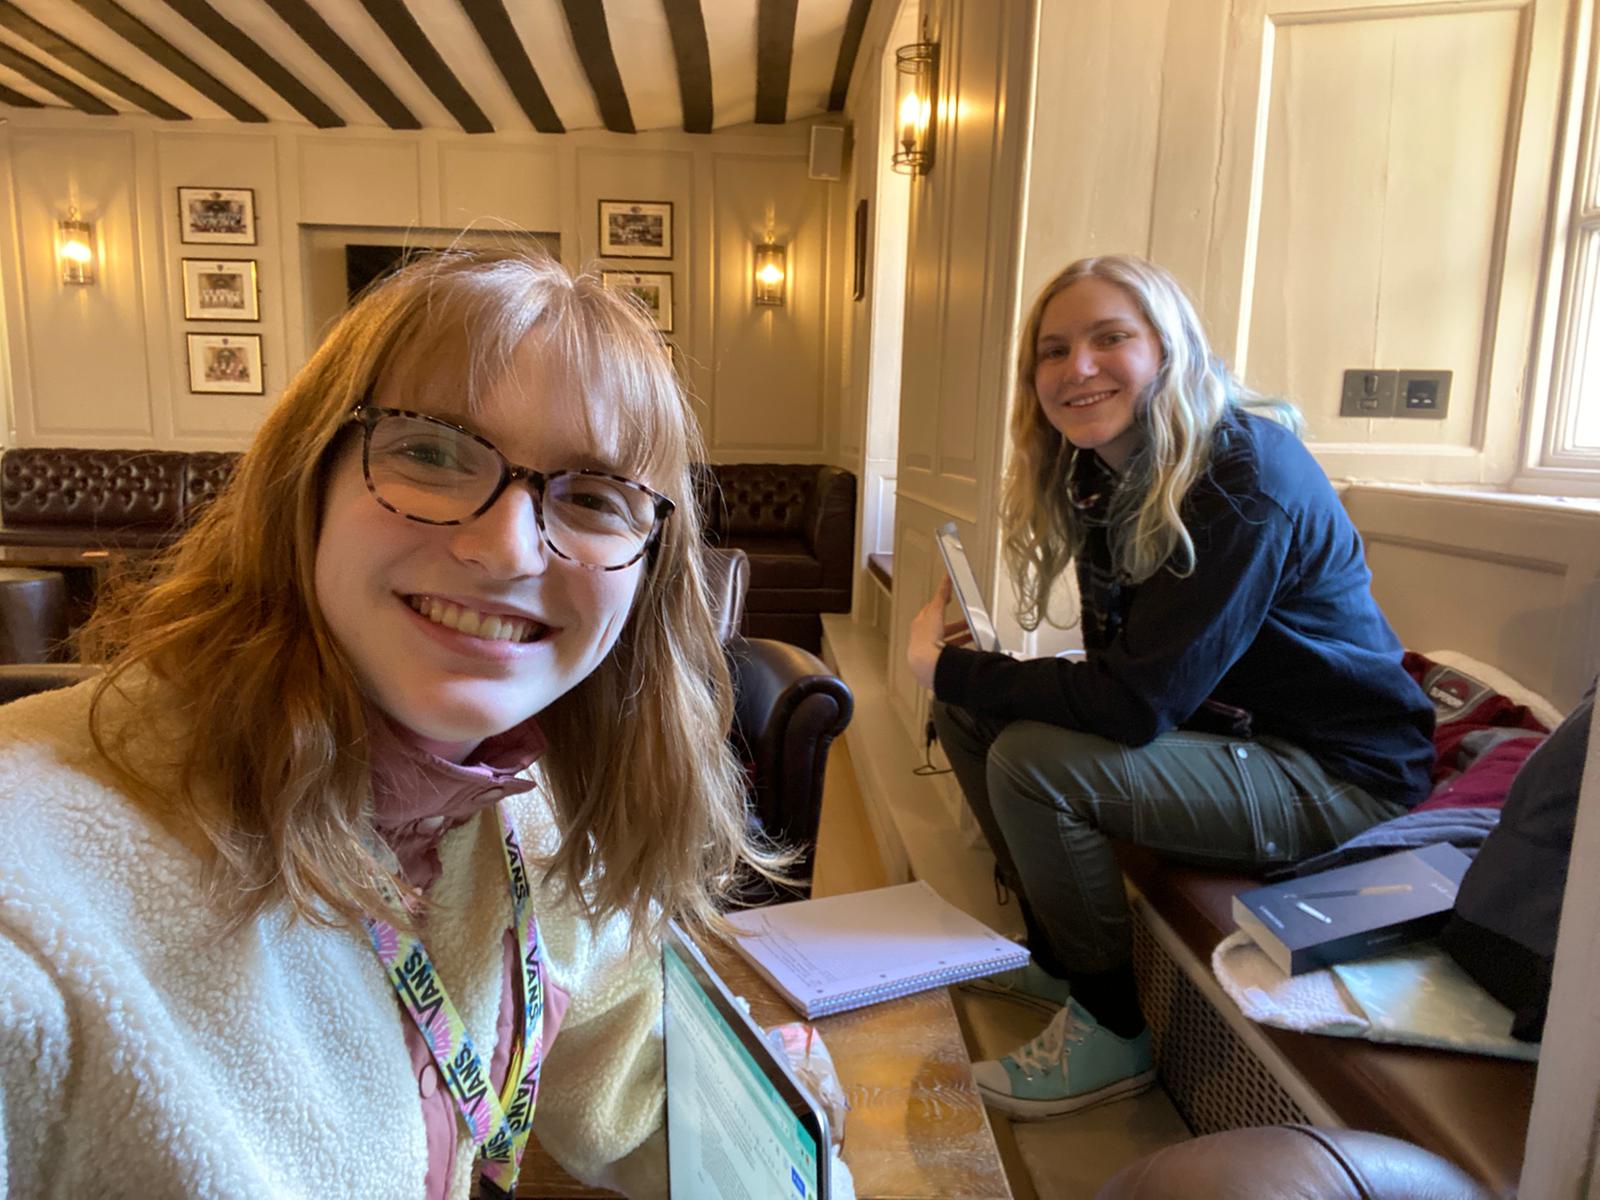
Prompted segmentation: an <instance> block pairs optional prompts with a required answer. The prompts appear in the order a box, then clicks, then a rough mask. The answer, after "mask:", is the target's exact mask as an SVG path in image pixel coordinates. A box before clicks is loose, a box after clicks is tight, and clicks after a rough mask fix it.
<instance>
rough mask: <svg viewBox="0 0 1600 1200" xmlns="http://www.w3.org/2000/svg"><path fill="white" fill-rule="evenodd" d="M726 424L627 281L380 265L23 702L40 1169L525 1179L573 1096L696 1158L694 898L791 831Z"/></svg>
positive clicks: (127, 1181) (9, 1125) (567, 1153)
mask: <svg viewBox="0 0 1600 1200" xmlns="http://www.w3.org/2000/svg"><path fill="white" fill-rule="evenodd" d="M698 449H699V448H698V445H697V443H696V440H695V436H694V431H693V422H692V420H691V417H690V415H689V413H688V410H687V406H686V403H685V400H684V397H683V394H682V392H681V390H680V388H679V386H678V384H677V381H676V379H675V377H674V375H673V372H672V369H671V366H670V364H669V361H668V358H667V356H666V354H665V353H664V351H663V349H662V347H661V345H660V343H659V341H658V340H657V337H656V335H655V333H654V332H653V331H652V330H651V329H650V328H649V327H648V325H647V323H646V321H645V319H644V318H643V316H642V314H640V313H639V312H637V311H636V310H635V309H634V308H633V307H631V306H630V305H629V304H628V303H627V302H626V301H624V300H623V299H620V298H619V297H617V296H616V295H614V294H612V293H609V292H606V291H604V290H603V289H602V288H601V287H600V284H599V281H598V280H597V279H596V278H594V277H593V276H590V275H584V276H580V277H578V278H572V277H570V276H569V275H568V274H567V273H566V272H565V271H564V270H563V269H562V268H561V267H560V266H558V265H556V264H555V263H553V262H551V261H548V260H544V259H533V258H528V257H518V256H507V257H500V258H489V257H481V256H474V255H469V254H459V253H452V254H443V255H438V256H434V257H431V258H427V259H424V260H422V261H421V262H419V263H417V264H414V265H412V266H410V267H408V268H406V269H405V270H402V271H401V272H399V273H398V274H396V275H395V276H393V277H392V278H390V279H389V280H387V281H386V282H384V283H382V284H380V285H378V286H377V287H375V288H374V289H373V290H371V291H370V292H369V293H368V294H366V295H365V296H364V297H363V298H362V299H360V300H359V301H358V302H357V303H356V305H355V306H354V307H353V308H352V309H351V311H350V312H349V313H348V314H346V316H345V317H344V318H343V319H342V320H341V321H340V322H339V324H338V325H337V326H336V327H335V328H334V330H333V332H332V333H331V334H330V335H329V336H328V338H327V340H326V342H325V343H324V344H323V345H322V347H321V348H320V349H319V350H318V351H317V353H316V355H315V356H314V357H313V358H312V360H311V361H310V362H309V363H308V364H307V365H306V366H305V368H304V369H303V370H301V371H300V373H299V374H298V375H296V376H295V378H294V379H293V380H291V381H290V383H289V385H288V387H287V388H286V389H285V391H284V394H283V396H282V399H281V400H280V401H279V402H278V404H277V405H276V407H275V408H274V409H273V410H272V411H271V412H270V413H269V414H268V416H267V417H266V420H265V422H264V423H263V425H262V427H261V430H260V432H259V434H258V435H257V437H256V438H255V441H254V443H253V445H252V446H251V448H250V450H249V451H248V453H246V454H245V455H244V457H243V459H242V461H241V462H240V464H239V467H238V470H237V473H236V474H235V476H234V478H233V480H232V482H231V483H230V485H229V487H228V488H227V490H226V491H225V492H224V493H223V494H222V495H221V497H220V498H218V499H217V500H216V501H215V503H213V504H212V505H211V506H210V507H209V509H207V510H206V512H205V513H204V515H203V516H202V517H201V519H200V520H199V522H198V524H197V526H196V527H195V528H194V529H193V530H192V531H191V532H190V533H189V534H188V535H187V536H186V537H184V539H183V540H182V541H181V542H180V543H179V544H178V545H177V546H176V548H175V549H174V550H173V551H172V552H171V553H170V555H169V556H168V557H167V558H166V560H165V562H164V563H163V564H162V565H161V568H160V570H159V572H158V574H157V576H156V577H155V579H154V581H153V582H152V583H150V584H149V586H147V587H142V588H140V589H138V590H136V591H129V592H128V593H126V594H124V595H123V596H121V597H120V598H119V599H118V600H116V601H115V602H114V603H111V604H110V606H109V607H107V608H105V609H104V610H103V611H102V612H101V613H100V614H99V616H98V617H97V619H96V623H95V625H94V627H93V628H92V630H91V632H90V637H89V645H90V646H91V647H92V648H96V649H98V650H99V651H101V652H103V655H102V656H103V657H104V659H105V661H106V663H107V668H106V670H105V672H104V673H103V674H102V675H101V676H100V677H99V678H98V680H96V681H94V682H91V683H88V684H84V685H80V686H79V687H77V688H73V689H70V690H67V691H61V692H54V693H49V694H45V695H40V696H35V697H32V698H30V699H28V700H25V701H20V702H18V703H15V704H12V705H8V706H6V707H5V708H4V709H3V710H0V773H3V774H0V778H3V779H4V781H5V783H4V787H3V788H0V868H3V877H0V978H3V979H4V980H5V984H4V1000H3V1001H0V1121H3V1124H0V1172H3V1173H0V1178H4V1179H5V1181H6V1186H7V1188H8V1189H9V1191H10V1192H11V1193H12V1194H15V1195H19V1196H21V1195H26V1196H35V1195H43V1194H46V1193H49V1194H59V1195H92V1194H104V1195H113V1194H114V1195H132V1194H137V1195H141V1196H178V1195H195V1196H201V1195H204V1196H247V1195H268V1194H271V1195H306V1196H334V1195H340V1196H358V1195H359V1196H428V1197H445V1196H449V1197H465V1196H466V1195H467V1194H468V1190H469V1187H470V1186H471V1185H472V1181H473V1178H474V1177H475V1176H478V1175H480V1174H481V1176H482V1179H481V1189H480V1190H481V1192H482V1194H484V1195H498V1194H504V1193H509V1191H510V1190H511V1188H512V1186H513V1183H514V1181H515V1178H516V1176H517V1173H518V1165H519V1162H520V1160H521V1156H522V1152H523V1148H524V1146H525V1144H526V1141H527V1138H528V1136H529V1127H530V1119H531V1128H532V1130H533V1131H534V1132H535V1133H536V1134H537V1136H538V1138H539V1140H540V1141H541V1143H542V1144H543V1145H544V1146H545V1148H546V1149H547V1150H549V1151H550V1152H551V1153H552V1154H553V1155H555V1156H556V1157H557V1158H558V1159H559V1160H560V1161H562V1162H563V1163H564V1164H565V1165H566V1166H567V1167H568V1169H569V1170H571V1171H573V1172H574V1173H576V1174H578V1175H580V1176H582V1177H585V1178H587V1179H591V1180H597V1181H604V1182H608V1183H609V1184H611V1185H612V1186H616V1187H620V1188H622V1189H623V1190H624V1191H626V1192H628V1193H629V1194H636V1195H655V1194H664V1191H665V1188H664V1184H663V1183H662V1179H661V1172H662V1170H663V1168H664V1161H663V1157H662V1154H661V1149H662V1142H661V1120H662V1078H661V1070H662V1068H661V1054H660V1048H659V1034H658V1029H659V1015H660V1007H661V994H660V967H659V957H658V956H657V955H656V954H655V952H654V951H653V950H652V948H651V947H652V945H653V934H654V933H655V931H657V930H658V928H659V925H660V922H661V920H662V918H663V914H673V915H677V916H679V917H680V918H685V919H688V920H689V921H691V923H692V922H696V921H700V922H703V921H705V920H707V919H709V918H710V916H711V915H712V913H713V911H714V908H713V906H714V903H715V901H716V900H717V898H718V896H719V894H720V893H721V892H722V891H723V890H725V888H726V887H727V885H728V884H729V882H730V880H732V878H733V877H734V875H735V874H736V872H737V871H738V870H739V869H740V868H751V869H755V870H757V871H764V870H767V869H768V868H769V867H771V866H772V865H773V863H774V862H775V859H774V856H773V855H772V854H771V853H770V851H769V850H767V849H765V848H763V847H760V846H757V845H755V844H753V843H752V842H751V841H750V840H749V835H748V834H747V831H746V825H745V818H744V790H743V779H742V775H741V772H740V769H739V765H738V763H737V762H736V761H735V760H734V758H733V757H732V755H731V754H730V752H729V750H728V746H727V741H726V730H727V728H728V724H729V715H730V706H731V699H730V687H729V681H728V675H727V670H726V667H725V664H724V659H723V653H722V649H721V647H720V645H719V643H718V641H717V638H716V635H715V629H714V624H713V619H712V614H711V613H710V612H709V611H708V606H707V589H706V586H705V580H704V577H703V574H702V566H701V534H700V527H699V521H698V518H697V515H696V512H695V506H694V504H693V502H692V500H691V497H692V491H691V487H690V476H689V465H690V463H691V462H692V461H693V460H695V459H696V458H697V457H698ZM530 768H532V770H530ZM536 779H537V780H538V781H539V782H538V783H536ZM558 1029H559V1032H560V1036H559V1038H557V1036H556V1034H557V1031H558Z"/></svg>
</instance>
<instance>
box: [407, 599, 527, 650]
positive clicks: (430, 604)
mask: <svg viewBox="0 0 1600 1200" xmlns="http://www.w3.org/2000/svg"><path fill="white" fill-rule="evenodd" d="M405 600H406V603H407V604H409V605H410V606H411V607H412V609H414V610H415V611H416V612H417V613H419V614H420V615H422V616H424V617H426V618H427V619H428V620H430V621H432V622H433V623H434V624H435V625H443V626H444V627H445V628H446V629H453V630H455V631H456V632H457V633H464V634H466V635H467V636H468V637H475V638H481V639H482V640H484V641H488V642H513V643H519V644H520V643H526V642H536V641H538V640H539V639H540V638H542V637H543V636H544V635H545V634H546V633H548V632H549V630H550V627H549V626H548V625H541V624H539V623H538V622H537V621H534V620H530V619H528V618H526V617H512V616H506V615H502V614H496V613H486V612H480V611H479V610H478V609H474V608H466V607H464V606H462V605H459V604H456V603H454V602H452V601H449V600H441V599H439V597H437V596H407V597H406V598H405Z"/></svg>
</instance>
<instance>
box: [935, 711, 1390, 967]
mask: <svg viewBox="0 0 1600 1200" xmlns="http://www.w3.org/2000/svg"><path fill="white" fill-rule="evenodd" d="M933 720H934V724H935V725H936V726H937V727H938V730H939V742H940V744H941V745H943V746H944V750H945V754H946V755H947V756H948V757H949V759H950V765H951V766H952V767H953V768H955V775H956V778H957V780H959V781H960V783H961V790H962V791H963V792H964V793H965V794H966V798H967V804H968V806H969V807H970V808H971V809H972V813H973V815H974V816H975V817H976V818H977V820H978V824H979V825H980V826H981V827H982V828H983V832H984V836H985V837H986V838H987V839H988V841H989V845H990V847H991V848H992V849H993V850H994V854H995V858H996V859H997V860H998V862H999V864H1000V872H1001V875H1002V877H1003V878H1004V879H1005V881H1006V883H1007V884H1008V885H1009V886H1010V887H1011V889H1012V891H1014V892H1015V893H1016V894H1017V896H1018V897H1019V899H1020V901H1021V903H1022V906H1023V912H1024V915H1025V916H1026V917H1027V923H1028V931H1029V941H1030V945H1031V946H1032V948H1033V950H1034V956H1035V958H1036V959H1038V960H1039V962H1040V965H1041V966H1043V967H1044V968H1045V969H1046V970H1049V971H1051V972H1052V973H1053V974H1065V973H1067V972H1072V973H1078V972H1084V973H1088V972H1099V971H1109V970H1114V969H1116V968H1119V967H1123V966H1125V965H1126V964H1127V963H1128V961H1129V959H1130V957H1131V954H1132V941H1131V936H1132V935H1131V933H1130V931H1129V926H1128V901H1127V896H1126V893H1125V892H1124V891H1123V883H1122V872H1121V871H1120V870H1119V869H1118V868H1117V860H1116V857H1115V855H1114V854H1113V852H1112V846H1111V839H1113V838H1118V839H1121V840H1124V841H1129V842H1134V843H1136V844H1138V845H1140V846H1147V847H1149V848H1150V849H1151V850H1153V851H1155V852H1156V853H1157V854H1160V855H1162V856H1163V857H1166V858H1172V859H1177V860H1180V861H1182V862H1186V863H1192V864H1195V865H1197V866H1204V867H1220V868H1230V869H1235V870H1238V869H1253V868H1258V867H1269V866H1275V865H1283V864H1287V863H1292V862H1294V861H1296V860H1297V859H1301V858H1304V857H1306V856H1308V855H1311V854H1316V853H1320V852H1321V851H1323V850H1328V849H1331V848H1332V847H1334V846H1336V845H1338V844H1339V843H1340V842H1342V841H1344V840H1345V839H1346V838H1349V837H1353V836H1354V835H1355V834H1357V833H1360V832H1361V831H1362V830H1363V829H1366V828H1368V827H1369V826H1371V825H1375V824H1377V823H1378V822H1379V821H1386V820H1389V819H1390V818H1391V817H1397V816H1399V815H1400V814H1401V813H1403V812H1405V809H1404V807H1403V806H1401V805H1399V804H1395V803H1392V802H1390V801H1386V800H1378V799H1374V798H1373V797H1372V796H1369V795H1368V794H1367V793H1366V792H1365V791H1363V790H1362V789H1361V788H1359V787H1356V786H1355V785H1354V784H1350V783H1345V782H1343V781H1341V780H1338V779H1335V778H1333V777H1332V776H1331V775H1329V774H1328V773H1327V772H1326V771H1324V770H1323V769H1322V768H1321V767H1320V766H1318V765H1317V763H1316V761H1315V760H1314V759H1312V757H1311V756H1310V755H1309V754H1307V753H1306V752H1305V751H1304V750H1301V749H1300V748H1299V747H1297V746H1293V745H1291V744H1289V743H1288V742H1284V741H1280V740H1278V739H1276V738H1258V739H1254V740H1243V739H1238V738H1229V737H1220V736H1217V735H1215V734H1206V733H1187V732H1183V731H1176V732H1173V733H1169V734H1165V735H1164V736H1162V737H1159V738H1157V739H1156V740H1155V741H1153V742H1151V743H1150V744H1149V745H1146V746H1139V747H1134V746H1125V745H1123V744H1121V743H1120V742H1112V741H1107V740H1106V739H1105V738H1102V737H1097V736H1095V735H1094V734H1092V733H1082V732H1079V731H1077V730H1073V729H1063V728H1061V727H1060V726H1059V725H1045V724H1041V723H1040V722H1037V721H1012V722H1009V723H1007V722H1003V721H994V720H988V719H985V718H980V717H975V716H973V715H972V714H971V713H969V712H967V711H966V710H965V709H961V708H956V707H954V706H951V705H946V704H940V703H938V702H937V701H936V702H935V703H934V705H933ZM1041 937H1042V938H1043V939H1044V941H1045V945H1044V946H1040V945H1038V939H1040V938H1041Z"/></svg>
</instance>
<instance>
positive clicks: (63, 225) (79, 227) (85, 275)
mask: <svg viewBox="0 0 1600 1200" xmlns="http://www.w3.org/2000/svg"><path fill="white" fill-rule="evenodd" d="M56 261H57V262H58V263H59V264H60V267H61V282H62V283H72V284H86V283H93V282H94V225H93V224H92V223H91V222H89V221H85V220H83V219H82V218H81V217H79V216H78V210H77V209H76V208H74V209H72V210H70V212H69V213H68V215H67V217H66V219H65V220H61V221H57V222H56Z"/></svg>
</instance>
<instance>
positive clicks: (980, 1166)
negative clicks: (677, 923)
mask: <svg viewBox="0 0 1600 1200" xmlns="http://www.w3.org/2000/svg"><path fill="white" fill-rule="evenodd" d="M702 945H703V948H704V949H705V951H706V957H707V958H708V959H710V960H711V964H712V965H713V966H714V967H715V968H716V969H717V973H718V974H720V975H721V976H722V978H723V981H724V982H725V983H727V985H728V987H729V989H730V990H732V991H733V993H734V994H735V995H742V996H744V997H745V998H747V999H748V1000H749V1001H750V1009H751V1012H752V1014H753V1015H754V1017H755V1019H756V1023H757V1024H758V1025H760V1026H762V1027H763V1028H771V1027H772V1026H774V1025H781V1024H784V1023H785V1022H788V1021H793V1020H796V1019H797V1017H796V1014H795V1012H794V1010H793V1009H791V1008H790V1007H789V1006H788V1004H786V1003H785V1002H784V1001H783V1000H782V999H781V998H780V997H779V996H778V994H777V993H776V992H775V991H773V989H772V987H771V985H769V984H768V983H767V981H766V980H764V979H762V978H761V976H760V975H758V974H757V973H756V971H755V969H754V968H752V967H751V966H750V965H749V964H748V963H746V962H745V960H744V959H743V958H741V957H740V956H739V955H738V953H737V952H736V951H734V950H732V949H730V948H729V947H727V946H725V945H721V944H709V945H707V944H704V943H703V944H702ZM812 1024H814V1025H815V1026H816V1028H817V1031H818V1032H819V1033H821V1034H822V1037H823V1040H824V1041H825V1042H826V1043H827V1046H828V1051H829V1053H830V1054H832V1055H833V1062H834V1066H836V1067H837V1068H838V1070H839V1079H840V1082H841V1083H842V1084H843V1085H844V1092H845V1096H846V1098H847V1099H848V1100H849V1102H850V1113H849V1115H848V1116H847V1117H846V1118H845V1125H844V1133H845V1136H844V1160H845V1162H846V1163H847V1164H849V1167H850V1173H851V1175H852V1176H853V1177H854V1178H855V1184H856V1195H857V1196H859V1197H860V1198H861V1200H956V1198H958V1197H959V1198H961V1200H1010V1198H1011V1189H1010V1186H1009V1185H1008V1184H1007V1183H1006V1176H1005V1170H1004V1168H1003V1167H1002V1166H1001V1164H1000V1154H999V1151H998V1150H996V1148H995V1144H994V1133H993V1131H992V1130H991V1129H990V1128H989V1117H988V1114H987V1113H986V1112H985V1111H984V1108H983V1101H982V1100H981V1099H980V1098H979V1095H978V1089H977V1087H976V1085H974V1083H973V1082H972V1067H971V1063H970V1062H969V1061H968V1059H967V1050H966V1044H965V1043H964V1042H963V1041H962V1038H961V1027H960V1025H959V1024H958V1022H957V1020H956V1011H955V1006H954V1005H953V1004H952V1003H951V1000H950V991H949V989H948V988H936V989H934V990H933V991H929V992H920V993H918V994H917V995H915V996H906V997H903V998H902V999H899V1000H890V1001H887V1002H885V1003H883V1004H874V1005H872V1006H871V1007H868V1008H858V1009H855V1010H854V1011H852V1012H847V1013H840V1014H839V1015H838V1016H833V1017H823V1018H822V1019H820V1020H818V1021H814V1022H812ZM517 1195H518V1196H519V1197H522V1198H524V1200H560V1198H565V1197H586V1196H612V1195H615V1193H613V1192H606V1191H599V1190H596V1189H592V1188H585V1187H584V1186H583V1185H581V1184H579V1183H577V1182H575V1181H574V1180H572V1179H571V1178H570V1177H569V1176H567V1175H566V1173H565V1172H563V1171H561V1169H560V1168H559V1167H557V1166H556V1165H555V1163H554V1162H553V1161H551V1159H550V1158H549V1157H548V1156H547V1155H545V1154H544V1152H543V1151H542V1150H540V1149H539V1148H538V1146H537V1144H536V1143H530V1144H529V1146H528V1158H527V1161H526V1162H525V1163H524V1165H523V1170H522V1178H521V1181H520V1182H519V1184H518V1187H517Z"/></svg>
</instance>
